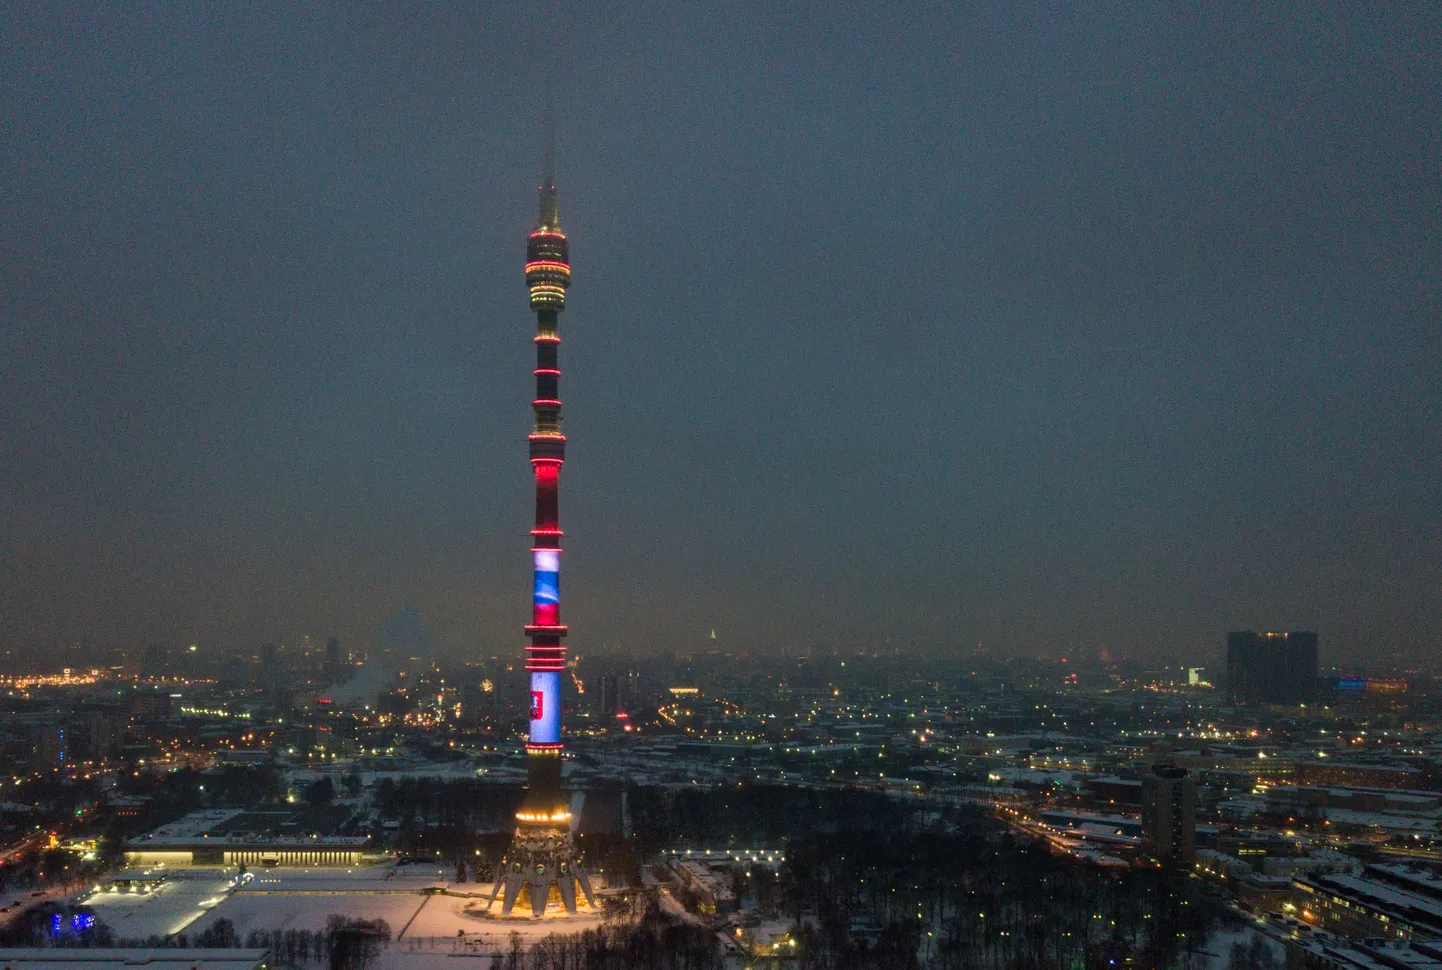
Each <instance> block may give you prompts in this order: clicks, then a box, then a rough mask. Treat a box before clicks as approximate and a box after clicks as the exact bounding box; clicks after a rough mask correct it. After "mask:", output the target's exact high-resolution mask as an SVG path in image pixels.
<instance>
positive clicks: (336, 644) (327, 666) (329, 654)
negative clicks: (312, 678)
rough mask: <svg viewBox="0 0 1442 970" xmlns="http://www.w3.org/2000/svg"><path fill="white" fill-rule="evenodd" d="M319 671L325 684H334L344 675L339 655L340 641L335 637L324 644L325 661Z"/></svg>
mask: <svg viewBox="0 0 1442 970" xmlns="http://www.w3.org/2000/svg"><path fill="white" fill-rule="evenodd" d="M321 670H322V672H323V674H324V677H325V682H326V683H327V684H334V683H336V682H337V681H339V680H340V679H341V678H342V677H344V675H345V667H344V665H343V662H342V660H341V654H340V640H338V639H337V638H335V637H331V638H330V639H329V640H327V641H326V642H325V660H324V661H323V662H322V666H321Z"/></svg>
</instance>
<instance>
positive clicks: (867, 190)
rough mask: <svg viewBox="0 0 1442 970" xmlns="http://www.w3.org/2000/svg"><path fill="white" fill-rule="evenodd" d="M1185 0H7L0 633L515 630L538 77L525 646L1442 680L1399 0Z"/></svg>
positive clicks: (523, 553)
mask: <svg viewBox="0 0 1442 970" xmlns="http://www.w3.org/2000/svg"><path fill="white" fill-rule="evenodd" d="M1195 6H1196V5H1191V4H1161V5H1146V4H1137V3H1133V2H1126V3H1121V2H1118V3H1113V4H1081V3H1077V4H1072V3H1068V4H1057V5H1029V4H985V5H981V4H978V5H970V6H967V5H959V4H956V3H939V4H935V5H927V4H881V3H875V2H868V3H858V4H855V5H846V4H842V3H836V2H828V3H819V4H814V5H806V4H799V3H794V4H785V5H781V4H776V5H750V4H745V3H726V4H691V5H671V4H664V5H663V4H655V5H639V4H636V5H633V4H624V3H622V4H610V3H606V4H600V3H596V4H577V5H571V6H561V5H556V6H551V5H547V4H541V3H529V4H514V5H498V4H485V3H474V4H470V3H467V4H449V5H441V4H404V5H397V6H394V7H385V6H376V5H366V6H364V7H357V8H352V7H349V6H345V7H341V6H336V5H324V4H317V5H315V6H313V7H305V6H302V5H295V4H287V5H283V6H282V5H265V4H255V5H253V4H233V3H217V4H213V5H209V4H201V3H189V4H159V5H140V4H109V3H105V4H96V5H93V6H87V5H82V4H70V3H67V4H60V5H51V4H45V3H38V2H21V3H12V4H6V5H5V6H4V7H3V8H0V126H3V129H0V642H3V645H4V647H5V648H8V649H11V650H16V651H40V652H45V653H48V652H49V651H51V650H53V649H54V648H55V647H56V646H59V645H62V644H65V643H69V642H73V641H75V640H78V639H79V638H80V637H82V636H89V637H90V638H91V640H92V641H93V642H95V643H96V644H97V645H101V646H122V647H130V648H136V647H139V646H141V645H143V644H144V643H146V642H162V643H182V642H184V643H190V642H199V643H201V644H202V645H203V646H204V647H205V648H206V649H214V650H216V651H231V650H233V651H236V652H243V653H246V654H249V653H251V652H253V651H254V650H255V647H256V644H258V643H259V642H261V641H282V642H294V641H296V640H298V639H299V637H300V636H301V635H302V634H309V635H311V636H313V637H316V638H318V639H321V638H324V637H326V636H339V637H341V638H342V640H343V641H345V642H347V643H348V644H356V645H360V646H365V645H368V644H369V643H370V642H371V641H372V639H373V637H374V635H375V632H376V629H377V627H378V626H379V625H380V624H381V623H382V622H384V621H385V620H386V619H388V618H389V617H390V616H392V615H393V614H395V613H396V611H398V610H399V609H400V608H401V607H403V606H405V605H407V604H414V605H415V606H416V607H417V608H418V609H419V610H420V613H421V615H422V617H423V618H424V620H425V622H426V624H427V626H428V627H429V628H430V630H431V632H432V634H433V636H434V638H435V639H436V640H437V641H438V643H439V644H441V646H442V648H443V649H444V650H447V651H449V652H450V653H451V654H452V655H455V656H460V655H462V654H465V653H476V654H485V655H490V654H494V653H498V652H506V651H514V652H515V653H516V654H517V656H519V654H520V651H521V648H522V646H523V643H524V638H523V636H522V631H521V626H522V625H523V624H524V623H525V622H527V620H528V618H529V593H530V575H529V569H530V563H529V556H528V554H527V549H528V548H529V536H528V535H527V532H528V530H529V528H530V526H531V514H532V497H531V481H530V467H529V465H528V463H527V461H526V448H525V435H526V433H527V431H528V430H529V422H530V408H529V401H530V398H531V391H532V379H531V367H532V366H533V354H534V352H533V349H532V343H531V337H532V335H533V333H534V327H535V323H534V318H533V317H532V315H531V314H530V313H529V311H528V309H527V301H526V291H525V287H524V283H523V276H522V263H523V256H524V244H525V236H526V233H527V231H528V230H529V228H530V226H531V225H532V224H533V222H534V220H535V217H536V212H535V210H536V193H535V186H536V183H537V179H538V169H539V161H538V156H539V142H540V137H539V130H538V119H539V116H540V113H541V108H542V104H543V100H544V95H543V93H542V92H543V90H544V87H545V78H547V77H549V78H550V79H551V83H552V86H553V88H554V91H555V97H556V101H557V115H558V118H559V120H560V139H559V150H558V173H557V181H558V184H559V186H560V189H561V218H562V224H563V226H564V227H565V228H566V230H567V232H568V234H569V236H570V239H571V253H572V264H573V267H574V284H573V286H572V289H571V291H570V296H569V298H568V304H567V310H566V312H565V314H564V315H563V316H562V320H561V328H562V333H563V335H564V339H565V343H564V344H563V345H562V348H561V367H562V371H563V374H562V378H561V391H562V395H561V396H562V398H563V399H564V401H565V415H566V424H565V428H566V431H567V434H568V436H569V439H570V442H569V446H568V447H569V450H568V453H567V459H568V460H567V462H566V466H565V471H564V473H563V475H562V506H561V516H562V526H563V527H564V528H565V530H566V533H567V540H566V554H565V556H564V559H563V563H562V603H563V614H564V616H565V618H566V620H567V622H568V623H569V624H570V627H571V630H572V636H571V638H570V640H569V641H568V642H569V644H570V646H571V647H572V648H573V649H574V650H579V651H580V652H582V653H585V652H587V651H594V650H597V649H599V648H602V647H606V648H608V649H613V650H620V649H634V650H637V651H657V652H660V651H677V650H687V649H691V648H694V647H697V646H699V645H701V644H702V643H703V641H704V639H705V638H706V637H707V636H708V635H709V633H710V631H711V630H712V629H713V628H714V629H715V630H717V631H718V638H719V640H720V641H721V642H722V643H724V644H726V645H728V646H732V647H741V648H749V649H753V650H758V651H760V650H771V649H775V648H778V647H783V646H785V647H788V648H793V649H794V648H798V647H804V646H805V645H808V644H811V645H814V646H816V647H819V648H822V649H827V648H830V647H837V648H840V649H843V650H849V649H852V648H855V647H867V648H870V647H875V646H877V645H880V644H882V643H884V642H885V641H886V640H887V638H890V640H891V642H892V643H893V644H895V645H899V646H902V647H906V648H915V649H920V650H926V651H930V652H933V653H935V654H937V655H938V656H945V655H947V654H958V655H960V654H968V655H969V654H970V652H971V650H972V648H973V647H974V646H975V643H976V641H977V640H982V641H983V642H984V643H985V644H986V648H987V651H988V652H989V653H991V652H995V653H998V654H1005V653H1011V652H1026V653H1031V652H1040V653H1055V654H1058V655H1059V654H1060V653H1063V652H1067V651H1078V650H1080V651H1088V650H1096V649H1100V648H1103V647H1105V648H1107V649H1109V650H1110V651H1111V653H1112V655H1113V656H1114V657H1116V656H1126V655H1131V656H1150V657H1158V658H1168V659H1170V658H1175V659H1178V660H1183V661H1187V662H1199V661H1200V660H1204V659H1206V658H1208V657H1212V656H1215V655H1216V654H1218V653H1219V652H1220V650H1221V648H1222V644H1223V641H1224V637H1225V633H1226V631H1227V630H1229V629H1246V628H1272V629H1276V628H1281V629H1315V630H1318V631H1319V632H1320V634H1321V637H1322V647H1323V655H1324V658H1326V657H1337V656H1351V657H1356V658H1359V659H1360V658H1365V657H1367V656H1369V655H1380V654H1382V653H1390V652H1392V651H1402V652H1403V653H1404V654H1405V655H1408V656H1411V657H1430V656H1437V655H1439V654H1442V634H1439V627H1438V617H1439V607H1442V594H1439V590H1442V556H1439V552H1442V540H1439V534H1442V492H1439V486H1438V483H1439V473H1442V446H1439V441H1442V417H1439V396H1442V392H1439V385H1442V373H1439V372H1442V326H1439V304H1438V276H1439V265H1442V242H1439V240H1442V230H1439V211H1442V187H1439V171H1442V144H1439V138H1442V136H1439V120H1438V119H1439V117H1442V111H1439V105H1442V82H1439V71H1438V67H1437V65H1438V58H1439V49H1442V44H1439V40H1442V13H1439V7H1438V6H1437V5H1436V4H1425V3H1423V4H1400V3H1399V4H1377V5H1358V4H1343V3H1338V4H1325V3H1313V4H1305V5H1286V6H1285V8H1284V7H1283V5H1256V4H1250V3H1247V4H1238V5H1236V6H1220V5H1214V6H1208V7H1206V8H1205V9H1203V10H1196V9H1193V8H1194V7H1195ZM1258 6H1262V7H1268V8H1273V9H1272V11H1271V12H1265V11H1259V10H1258V9H1256V8H1257V7H1258Z"/></svg>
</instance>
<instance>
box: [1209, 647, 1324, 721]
mask: <svg viewBox="0 0 1442 970" xmlns="http://www.w3.org/2000/svg"><path fill="white" fill-rule="evenodd" d="M1227 699H1228V701H1229V702H1230V703H1232V704H1237V705H1245V704H1283V705H1288V706H1295V705H1297V704H1311V703H1315V701H1316V699H1317V634H1315V633H1311V632H1307V631H1294V632H1291V633H1272V632H1268V633H1257V632H1256V631H1253V630H1243V631H1239V632H1234V633H1228V634H1227Z"/></svg>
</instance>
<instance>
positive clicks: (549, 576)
mask: <svg viewBox="0 0 1442 970" xmlns="http://www.w3.org/2000/svg"><path fill="white" fill-rule="evenodd" d="M540 193H541V217H540V220H539V222H538V223H537V225H536V228H535V229H534V230H533V231H532V232H531V235H530V238H529V240H528V241H527V244H526V285H527V286H528V287H529V288H530V291H531V309H532V310H534V311H535V313H536V338H535V344H536V369H535V377H536V397H535V400H534V401H532V402H531V408H532V411H533V412H534V416H535V426H534V428H533V429H532V431H531V434H530V454H531V468H532V470H533V472H534V474H535V479H536V525H535V528H533V529H532V530H531V537H532V548H531V562H532V567H533V573H534V595H533V596H532V598H531V622H530V623H529V624H528V625H527V626H526V636H528V637H529V638H530V640H531V643H530V646H528V647H527V648H526V670H527V671H529V672H530V680H531V719H530V720H531V728H530V736H529V740H528V741H527V742H526V766H527V771H526V774H527V782H528V784H527V789H526V797H525V800H524V801H523V802H522V803H521V808H520V810H519V811H517V812H516V822H517V828H516V835H515V838H514V839H513V841H512V843H511V848H510V850H509V852H508V853H507V855H506V858H505V859H504V860H503V861H502V863H501V868H500V870H499V872H498V875H497V879H496V885H495V888H494V889H493V890H492V891H491V897H490V900H489V902H488V903H487V906H488V907H489V905H490V904H491V903H494V902H495V900H496V896H497V894H499V893H500V892H501V890H502V888H504V889H505V896H504V898H503V901H502V913H503V914H509V913H510V912H511V909H512V907H514V906H515V904H516V902H517V900H518V899H519V897H520V893H521V891H522V890H525V892H526V894H527V897H528V899H527V902H528V904H529V905H530V908H531V915H532V916H536V917H539V916H541V915H542V914H543V913H544V912H545V909H546V905H547V902H548V900H549V899H550V894H551V889H552V887H554V888H555V889H556V890H557V892H558V894H559V895H560V898H561V902H562V904H563V905H564V906H565V908H566V911H567V912H569V913H574V912H576V886H577V884H578V883H579V884H580V887H581V891H582V892H584V893H585V895H586V900H587V902H588V903H591V904H592V905H594V901H593V900H592V897H591V883H590V880H589V879H588V878H587V876H586V873H585V871H584V870H583V869H582V868H581V864H580V863H581V860H580V857H579V854H578V853H577V851H576V843H575V839H574V837H573V835H572V831H571V810H570V806H569V800H568V799H567V798H566V797H565V795H564V794H563V793H562V791H561V752H562V748H563V744H562V741H561V683H562V674H564V673H565V670H566V648H565V647H564V646H563V645H562V644H561V638H562V637H564V636H565V635H566V627H565V625H564V624H562V623H561V589H560V570H561V525H560V507H559V487H560V480H561V464H562V462H564V461H565V457H566V436H565V435H564V434H562V433H561V399H560V379H561V370H560V364H559V355H558V353H557V352H558V350H559V349H560V343H561V335H560V332H559V331H558V329H557V317H558V315H559V314H560V312H561V311H562V310H564V309H565V307H566V289H567V287H569V286H570V285H571V266H570V251H569V247H568V245H567V242H566V236H565V233H563V232H562V231H561V225H560V218H559V216H560V207H559V204H558V201H557V195H556V185H555V178H554V142H553V136H552V131H551V126H550V124H549V121H548V123H547V125H546V151H545V165H544V171H543V175H542V179H541V187H540Z"/></svg>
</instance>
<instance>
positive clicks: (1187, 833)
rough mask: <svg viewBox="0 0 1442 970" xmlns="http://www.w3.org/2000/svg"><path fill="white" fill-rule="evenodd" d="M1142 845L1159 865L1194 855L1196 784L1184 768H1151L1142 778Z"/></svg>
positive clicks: (1161, 765)
mask: <svg viewBox="0 0 1442 970" xmlns="http://www.w3.org/2000/svg"><path fill="white" fill-rule="evenodd" d="M1142 844H1143V845H1145V846H1146V849H1147V851H1148V852H1150V853H1151V854H1152V855H1153V856H1155V857H1156V858H1157V859H1160V860H1162V861H1163V862H1190V861H1191V860H1192V859H1193V858H1195V857H1196V854H1197V782H1196V779H1194V778H1193V777H1192V776H1191V773H1190V772H1189V771H1187V769H1185V768H1178V767H1176V766H1175V765H1167V764H1157V765H1152V769H1151V771H1149V772H1148V773H1147V774H1145V775H1143V776H1142Z"/></svg>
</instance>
